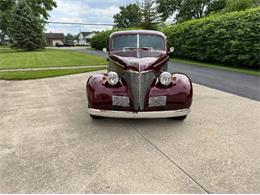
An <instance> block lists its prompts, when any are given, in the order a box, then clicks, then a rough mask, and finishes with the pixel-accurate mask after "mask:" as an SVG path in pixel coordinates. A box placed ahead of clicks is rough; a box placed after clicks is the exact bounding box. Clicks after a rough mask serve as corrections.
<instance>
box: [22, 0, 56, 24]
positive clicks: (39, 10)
mask: <svg viewBox="0 0 260 195" xmlns="http://www.w3.org/2000/svg"><path fill="white" fill-rule="evenodd" d="M27 2H28V5H29V6H30V7H31V8H32V10H33V13H34V14H35V15H36V16H39V17H42V18H43V19H44V20H48V18H49V14H48V12H49V11H51V10H52V9H53V8H56V7H57V3H56V1H55V0H27Z"/></svg>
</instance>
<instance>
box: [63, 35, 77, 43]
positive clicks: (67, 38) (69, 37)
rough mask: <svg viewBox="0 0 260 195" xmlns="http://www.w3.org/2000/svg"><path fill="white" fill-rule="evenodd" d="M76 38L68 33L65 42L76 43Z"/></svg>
mask: <svg viewBox="0 0 260 195" xmlns="http://www.w3.org/2000/svg"><path fill="white" fill-rule="evenodd" d="M74 39H75V38H74V36H73V35H72V34H70V33H68V34H67V35H66V36H65V42H68V41H74Z"/></svg>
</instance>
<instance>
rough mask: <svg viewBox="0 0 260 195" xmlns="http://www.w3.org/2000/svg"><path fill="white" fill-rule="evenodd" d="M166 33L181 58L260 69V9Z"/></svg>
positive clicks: (181, 26)
mask: <svg viewBox="0 0 260 195" xmlns="http://www.w3.org/2000/svg"><path fill="white" fill-rule="evenodd" d="M162 31H163V32H164V33H165V34H166V35H167V37H168V42H169V46H173V47H175V54H174V55H176V56H178V57H184V58H190V59H195V60H200V61H208V62H216V63H224V64H227V65H232V66H241V67H251V68H252V67H253V68H260V8H255V9H249V10H246V11H240V12H232V13H227V14H218V15H212V16H209V17H206V18H202V19H197V20H196V19H195V20H190V21H187V22H184V23H181V24H177V25H172V26H168V27H166V28H164V29H163V30H162Z"/></svg>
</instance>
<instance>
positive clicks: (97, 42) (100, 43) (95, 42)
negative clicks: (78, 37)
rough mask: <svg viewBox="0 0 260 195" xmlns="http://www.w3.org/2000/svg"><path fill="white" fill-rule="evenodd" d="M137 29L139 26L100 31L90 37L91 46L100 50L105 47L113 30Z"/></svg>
mask: <svg viewBox="0 0 260 195" xmlns="http://www.w3.org/2000/svg"><path fill="white" fill-rule="evenodd" d="M138 29H140V28H127V29H113V30H107V31H103V32H100V33H98V34H96V35H95V36H94V37H93V38H92V40H91V47H92V48H95V49H98V50H102V49H103V48H107V39H108V37H109V36H110V35H111V34H112V33H113V32H116V31H122V30H138Z"/></svg>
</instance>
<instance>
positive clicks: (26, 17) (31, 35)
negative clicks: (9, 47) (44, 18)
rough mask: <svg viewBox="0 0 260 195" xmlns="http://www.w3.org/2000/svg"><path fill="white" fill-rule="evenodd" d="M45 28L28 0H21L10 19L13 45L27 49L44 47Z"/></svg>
mask: <svg viewBox="0 0 260 195" xmlns="http://www.w3.org/2000/svg"><path fill="white" fill-rule="evenodd" d="M43 29H44V26H43V24H42V22H41V19H40V17H37V16H35V15H34V12H33V11H32V9H31V7H30V6H29V5H28V1H26V0H20V1H19V2H18V3H17V5H16V6H15V8H14V10H13V13H12V15H11V19H10V34H11V39H12V41H13V47H15V48H18V49H22V50H26V51H33V50H38V49H43V48H44V46H45V41H44V37H43Z"/></svg>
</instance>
